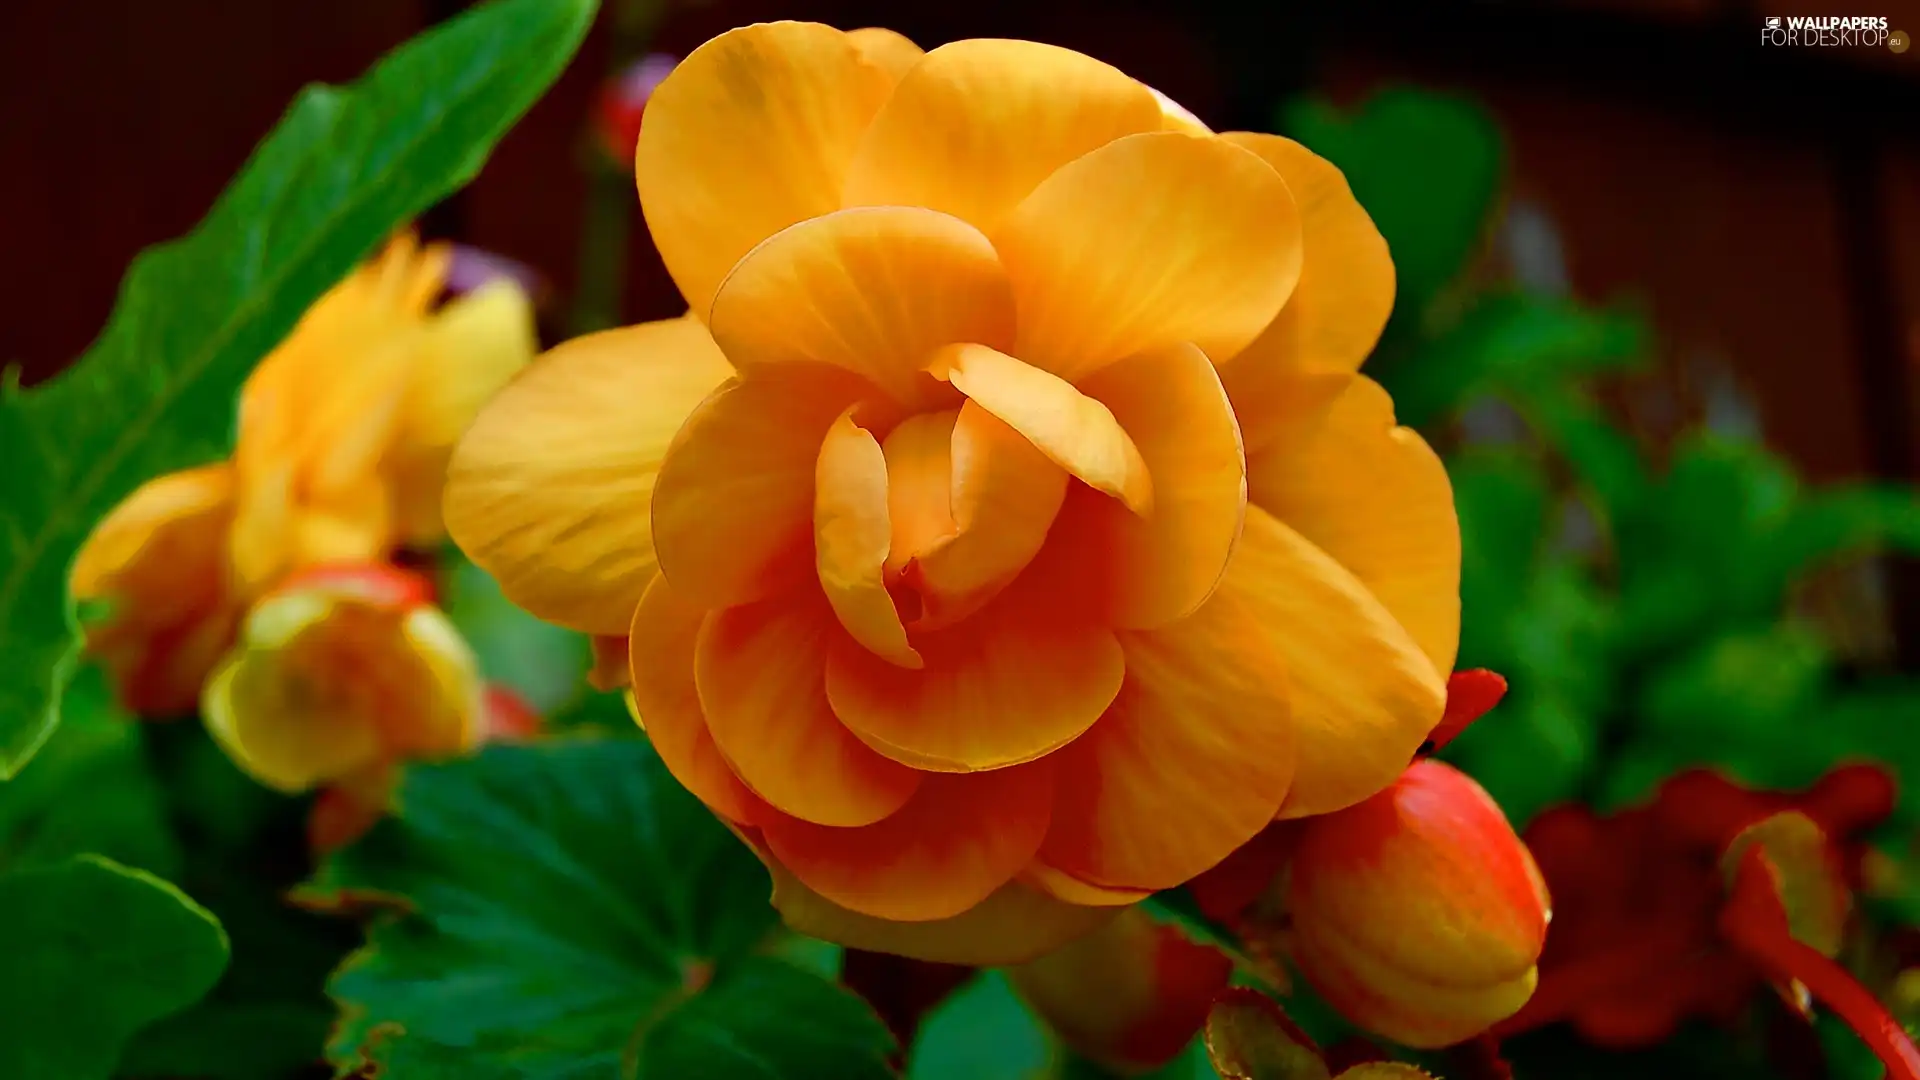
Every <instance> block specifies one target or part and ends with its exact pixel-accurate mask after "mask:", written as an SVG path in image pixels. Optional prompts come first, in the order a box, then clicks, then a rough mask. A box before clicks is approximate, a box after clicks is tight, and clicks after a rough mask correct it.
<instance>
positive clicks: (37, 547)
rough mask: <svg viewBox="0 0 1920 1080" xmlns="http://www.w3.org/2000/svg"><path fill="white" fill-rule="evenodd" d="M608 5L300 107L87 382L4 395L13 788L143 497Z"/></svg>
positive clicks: (466, 41)
mask: <svg viewBox="0 0 1920 1080" xmlns="http://www.w3.org/2000/svg"><path fill="white" fill-rule="evenodd" d="M595 5H596V0H496V2H495V3H491V4H488V5H486V6H485V7H482V8H480V9H479V10H476V11H474V12H472V13H471V14H468V15H465V16H462V17H461V18H458V19H455V20H453V21H452V22H449V23H447V24H446V25H444V26H441V27H438V28H436V29H434V30H432V31H430V32H428V33H426V34H423V35H422V36H420V37H419V38H417V39H415V40H414V41H413V42H411V43H409V44H407V45H405V46H402V47H401V48H400V49H398V50H396V51H395V52H394V53H393V54H392V55H390V56H388V57H387V58H386V59H385V60H382V61H381V62H380V63H379V64H378V65H377V66H375V67H374V68H373V70H371V71H370V72H368V73H367V75H366V76H365V77H364V78H362V79H361V80H360V81H359V82H357V83H355V84H353V85H352V86H350V87H347V88H345V89H335V88H332V87H325V86H315V87H310V88H308V89H307V90H306V91H305V92H303V93H302V94H301V95H300V97H299V99H298V100H297V101H295V102H294V104H293V107H292V108H291V109H290V110H288V112H287V114H286V116H285V117H284V118H282V120H281V121H280V124H279V126H277V127H276V128H275V129H274V130H273V133H272V134H271V135H269V136H268V137H267V139H266V141H264V142H262V143H261V144H260V146H259V148H258V149H257V150H255V151H254V154H253V157H252V158H251V159H249V160H248V162H247V164H246V166H245V167H244V168H243V169H242V170H241V172H240V175H239V176H238V177H237V178H236V179H235V180H234V182H233V183H232V185H231V186H229V187H228V189H227V190H226V192H225V193H224V194H223V195H221V197H220V200H219V201H218V202H217V203H215V204H214V207H213V209H212V210H211V211H210V212H209V213H208V214H207V217H206V219H205V220H204V221H202V222H201V223H200V225H199V226H198V227H197V228H196V229H194V231H193V232H192V233H189V234H188V235H187V236H186V237H184V238H182V239H180V240H177V241H174V242H172V243H169V244H165V245H162V246H160V247H157V248H154V249H153V250H151V251H148V252H146V253H145V254H143V255H141V256H140V258H139V259H137V260H136V261H135V262H134V264H133V267H132V269H131V270H130V271H129V272H128V274H127V278H126V281H125V282H124V283H123V284H122V286H121V290H120V300H119V303H118V304H117V305H116V307H115V309H114V312H113V317H112V318H111V320H109V322H108V323H107V328H106V330H105V331H104V332H103V333H102V334H101V335H100V338H99V340H98V341H96V342H95V343H94V344H93V346H92V347H91V348H90V349H88V350H87V352H86V354H85V355H83V356H82V357H80V359H79V360H78V361H77V362H76V363H75V364H74V366H73V367H72V368H71V369H69V370H68V371H66V372H65V373H63V374H62V375H60V376H59V377H57V378H55V379H53V380H52V381H50V382H48V383H47V384H46V385H44V386H41V387H37V388H35V389H32V390H22V389H21V388H20V387H19V386H18V385H16V383H15V380H14V378H13V377H12V376H10V375H9V376H6V377H0V461H4V462H6V468H5V469H4V470H0V655H5V656H6V658H7V666H8V672H9V674H8V677H7V678H6V679H5V680H3V681H0V778H5V777H10V776H12V775H13V774H14V773H15V772H16V771H17V770H18V769H19V768H20V766H21V765H23V764H25V762H26V761H27V759H28V758H30V757H32V756H33V753H34V751H35V750H37V749H38V748H39V746H40V744H41V743H42V742H43V741H44V740H45V739H46V737H47V736H48V734H49V733H50V732H51V731H52V730H53V728H54V725H56V724H57V723H58V722H59V703H60V694H61V690H62V688H63V687H64V686H65V684H66V681H67V679H68V677H69V676H70V674H71V672H72V669H73V666H74V663H75V650H74V633H73V615H72V612H71V611H70V607H69V604H68V602H67V597H66V575H67V569H68V566H69V564H70V563H71V561H72V559H73V554H74V552H75V551H76V550H77V549H78V547H79V545H80V543H81V542H82V540H84V539H85V537H86V534H87V531H88V530H89V529H90V528H91V527H92V526H93V523H94V522H95V521H96V520H98V519H99V518H100V517H101V516H102V515H103V514H105V513H106V512H107V511H108V510H109V509H111V508H112V507H113V505H114V504H115V503H116V502H118V501H119V500H120V499H121V498H123V497H125V496H126V495H127V494H128V493H129V492H131V491H132V490H133V489H134V488H135V487H137V486H138V485H139V484H140V483H142V482H143V481H145V480H146V479H148V478H149V477H151V476H153V475H155V474H156V473H159V472H163V471H166V470H170V469H177V468H181V467H184V466H188V465H193V464H196V463H199V462H203V461H207V460H209V459H211V458H213V457H214V456H216V455H217V454H218V453H219V452H220V451H221V449H222V447H223V445H224V443H225V442H226V440H227V437H228V433H229V431H230V430H231V428H232V422H233V421H232V418H233V408H234V398H235V395H236V393H237V392H238V391H239V388H240V384H241V382H242V380H244V379H245V377H246V375H247V372H248V371H249V370H250V369H251V368H252V366H253V364H254V363H255V361H257V360H258V359H259V358H260V357H261V356H262V355H263V354H264V353H266V352H267V351H268V350H269V349H271V348H272V347H273V346H274V345H275V344H276V343H277V342H279V341H280V339H281V338H283V337H284V336H286V333H287V331H289V330H290V329H292V327H293V325H294V323H295V321H296V320H298V319H299V317H300V315H301V313H302V312H303V311H305V310H306V308H307V306H308V305H309V304H311V303H312V302H313V301H314V300H315V299H317V298H319V296H320V295H321V293H323V292H325V291H326V290H327V289H328V288H329V287H331V286H332V285H333V284H334V283H335V282H337V281H339V280H340V279H341V278H342V277H343V276H345V275H346V274H347V272H348V271H350V270H351V269H352V268H353V266H354V264H355V263H356V262H358V261H359V260H360V259H361V258H362V257H364V256H365V255H366V254H367V253H368V252H369V251H370V250H372V249H373V247H374V246H375V245H376V244H378V243H379V242H380V241H381V240H382V238H384V237H385V236H387V235H388V234H389V233H391V232H392V231H393V230H394V229H395V228H396V227H397V226H400V225H402V224H404V223H405V222H407V221H408V220H409V219H411V218H412V217H414V216H415V215H417V214H419V213H420V212H421V211H423V210H425V209H426V208H427V207H429V206H431V205H433V203H435V202H437V201H438V200H439V199H441V198H443V197H444V196H446V195H447V194H448V193H449V192H452V191H454V190H455V189H457V188H458V187H460V186H461V185H462V184H464V183H465V182H466V181H467V180H469V179H471V178H472V177H473V175H474V174H475V173H477V172H478V171H479V169H480V165H481V163H482V162H484V161H485V160H486V156H487V153H488V152H489V151H490V150H491V149H492V147H493V145H494V143H495V142H497V141H498V140H499V138H500V136H501V135H503V134H505V133H506V131H507V128H508V127H510V126H511V125H512V124H513V122H514V121H515V120H516V119H518V118H519V116H520V115H521V114H522V113H523V112H525V111H526V109H527V107H528V106H530V105H532V104H533V102H534V100H535V99H537V98H538V97H539V96H540V94H541V93H542V92H543V91H544V90H545V89H546V88H547V86H548V85H549V84H550V83H552V81H553V79H554V78H555V77H556V76H557V75H559V73H560V70H561V68H563V67H564V66H565V65H566V63H567V60H568V59H569V58H570V57H571V56H572V55H573V52H574V49H575V48H577V47H578V45H579V43H580V40H581V38H582V36H583V35H584V34H585V33H586V29H587V27H588V25H589V24H590V23H591V21H592V15H593V12H594V8H595Z"/></svg>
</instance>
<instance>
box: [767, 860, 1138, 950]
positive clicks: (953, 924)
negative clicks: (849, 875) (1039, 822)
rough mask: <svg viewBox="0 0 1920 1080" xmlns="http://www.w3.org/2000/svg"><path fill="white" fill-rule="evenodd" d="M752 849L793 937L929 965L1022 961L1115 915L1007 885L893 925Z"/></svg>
mask: <svg viewBox="0 0 1920 1080" xmlns="http://www.w3.org/2000/svg"><path fill="white" fill-rule="evenodd" d="M755 851H756V852H757V853H758V854H759V855H760V857H761V860H762V861H763V862H766V863H767V869H768V870H769V871H770V872H771V873H772V875H773V906H774V907H775V908H777V909H779V911H780V915H781V917H782V918H783V919H784V920H785V921H786V924H787V926H789V927H790V928H792V929H793V930H794V931H795V932H797V933H802V934H806V935H809V936H811V937H817V938H820V939H822V940H825V941H832V942H836V943H838V944H841V945H845V946H846V947H848V948H850V949H868V950H871V951H874V952H884V953H892V954H894V955H896V956H907V957H912V958H913V959H916V960H926V961H930V962H932V963H940V964H970V965H997V964H1019V963H1024V962H1025V961H1028V960H1031V959H1033V958H1034V957H1037V956H1041V955H1043V954H1045V953H1049V952H1052V951H1053V950H1054V949H1057V948H1059V947H1060V946H1062V945H1065V944H1066V943H1067V942H1069V941H1072V940H1074V939H1076V938H1078V937H1080V936H1081V935H1083V934H1086V933H1089V932H1090V931H1092V930H1094V929H1097V928H1098V927H1100V926H1102V925H1104V924H1105V923H1106V922H1107V920H1109V919H1111V918H1113V917H1114V914H1115V912H1117V911H1119V910H1120V909H1118V908H1114V907H1085V906H1081V905H1078V904H1072V903H1063V902H1061V901H1059V900H1056V899H1054V898H1053V897H1051V896H1048V895H1046V894H1045V893H1042V892H1040V891H1038V890H1036V889H1033V888H1029V887H1028V886H1026V885H1024V884H1022V883H1020V882H1018V881H1015V882H1010V883H1009V884H1006V885H1003V886H1001V887H1000V888H999V889H996V890H995V891H994V892H993V894H992V895H990V896H988V897H987V898H986V899H985V900H982V901H980V903H978V904H975V905H974V906H973V907H970V908H968V909H967V910H965V911H963V912H961V913H960V914H958V915H955V916H953V917H951V918H947V919H934V920H931V921H928V922H894V921H892V920H890V919H876V918H874V917H873V916H871V915H862V914H860V913H859V912H855V911H848V910H847V909H846V908H844V907H841V906H840V905H839V904H836V903H834V902H833V901H831V900H828V899H827V898H826V897H824V896H821V895H820V894H819V893H817V892H814V891H813V890H812V889H809V888H807V887H806V886H805V885H803V884H801V883H800V881H799V880H798V879H797V878H795V877H794V876H793V874H792V873H791V872H789V871H788V870H787V868H786V867H784V866H781V865H780V864H779V863H778V862H775V861H773V860H772V858H771V857H770V856H769V855H768V854H767V853H766V852H765V851H764V850H763V849H762V847H761V846H758V845H756V846H755Z"/></svg>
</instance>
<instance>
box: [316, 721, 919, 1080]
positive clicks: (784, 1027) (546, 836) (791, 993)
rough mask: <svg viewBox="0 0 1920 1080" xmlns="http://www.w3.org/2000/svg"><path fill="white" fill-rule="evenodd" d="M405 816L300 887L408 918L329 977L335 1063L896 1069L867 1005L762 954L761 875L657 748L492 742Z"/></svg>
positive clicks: (415, 773) (626, 1074)
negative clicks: (392, 908) (393, 909)
mask: <svg viewBox="0 0 1920 1080" xmlns="http://www.w3.org/2000/svg"><path fill="white" fill-rule="evenodd" d="M400 806H401V812H400V816H399V817H398V818H397V819H389V820H387V821H383V822H382V823H381V824H379V825H378V826H376V827H375V828H374V830H373V832H371V833H370V834H368V836H367V837H366V838H365V839H363V840H362V841H360V842H359V843H357V844H355V845H354V846H353V847H351V848H349V849H347V850H346V851H344V852H342V853H340V854H339V855H337V856H335V857H334V858H333V859H331V860H330V861H329V862H328V864H327V865H326V867H324V869H323V871H322V873H321V874H320V876H319V877H318V878H317V879H316V880H315V881H314V882H313V883H312V884H311V885H309V886H308V887H306V888H305V889H304V890H303V892H302V895H303V897H304V898H305V899H306V900H307V901H308V902H313V903H322V902H342V901H349V900H355V899H358V900H361V901H373V902H378V903H389V904H397V905H401V906H403V908H404V913H401V914H394V915H390V916H387V917H385V918H382V919H380V920H378V921H376V922H375V923H374V924H373V925H372V926H371V928H370V929H369V931H368V943H367V947H366V948H365V949H363V950H361V951H360V952H359V953H357V954H356V955H355V956H354V957H353V958H351V959H350V960H349V961H348V962H347V963H346V964H345V965H343V966H342V967H341V969H340V970H339V971H338V972H337V973H336V974H335V976H334V978H333V980H332V983H331V986H330V990H331V992H332V994H333V995H334V997H335V998H336V999H337V1000H338V1001H339V1002H340V1003H341V1006H342V1007H343V1010H344V1015H345V1016H346V1017H347V1018H348V1019H347V1021H346V1022H345V1023H343V1024H342V1025H341V1027H340V1029H339V1030H338V1032H337V1033H336V1036H335V1038H334V1040H333V1042H332V1044H331V1046H330V1047H329V1051H328V1052H329V1056H330V1057H331V1058H332V1059H333V1061H334V1062H335V1064H336V1065H338V1066H340V1067H341V1068H342V1069H351V1068H353V1067H355V1066H357V1065H359V1064H361V1063H362V1062H363V1061H364V1060H371V1061H375V1062H381V1063H383V1064H384V1065H385V1068H386V1071H384V1072H382V1073H381V1075H382V1076H383V1077H387V1078H388V1080H419V1078H421V1077H426V1076H435V1075H440V1074H439V1073H438V1072H436V1071H434V1067H433V1066H432V1064H431V1063H433V1062H437V1061H447V1062H452V1063H457V1064H458V1065H459V1066H460V1067H461V1069H463V1070H467V1071H465V1072H462V1073H461V1075H462V1076H474V1075H478V1076H488V1077H491V1076H496V1075H497V1076H501V1077H514V1078H518V1080H553V1078H559V1077H567V1078H581V1080H585V1078H593V1080H614V1078H620V1080H637V1078H654V1077H660V1078H676V1080H677V1078H680V1077H689V1076H700V1077H712V1078H714V1080H727V1078H730V1077H756V1078H758V1077H795V1078H800V1077H807V1078H811V1077H816V1076H834V1077H844V1078H846V1080H868V1078H879V1077H886V1076H889V1075H892V1074H891V1073H890V1071H889V1070H888V1068H887V1065H886V1059H887V1055H888V1054H889V1053H890V1052H891V1050H892V1037H891V1036H890V1035H889V1034H888V1033H887V1030H886V1028H885V1026H884V1025H882V1024H881V1022H880V1021H879V1019H878V1018H877V1017H875V1016H874V1014H873V1013H872V1011H871V1010H870V1009H869V1008H868V1007H867V1006H866V1004H865V1003H863V1002H861V1001H860V1000H859V999H858V998H856V997H854V996H853V995H851V994H850V993H848V992H847V991H845V990H843V989H841V988H839V987H837V986H835V985H833V984H832V983H830V982H828V981H827V980H825V979H823V978H821V977H820V976H819V975H817V974H814V973H812V972H809V971H803V970H801V969H800V968H799V967H796V966H794V965H792V964H789V963H786V962H784V961H782V960H779V959H776V958H774V957H772V956H768V955H765V946H766V945H767V943H768V941H769V938H770V936H771V934H772V932H773V931H774V930H775V926H776V918H775V915H774V913H773V910H772V908H771V907H770V906H769V905H768V903H767V893H768V881H767V876H766V872H765V870H764V869H762V867H761V866H760V864H759V862H758V861H757V860H756V859H755V858H754V856H753V855H752V853H751V852H750V851H749V850H748V849H747V848H746V847H745V846H744V845H742V844H741V843H740V842H739V841H738V840H737V839H735V838H734V837H733V836H732V835H731V834H729V833H728V831H727V830H726V828H725V827H724V826H722V825H721V824H720V823H719V822H718V821H717V820H715V819H714V817H713V816H712V814H710V813H709V812H708V811H707V810H706V808H705V807H704V806H702V805H701V804H700V803H699V801H698V800H696V799H695V798H694V797H693V796H691V795H689V794H687V792H686V791H685V790H684V789H682V788H681V787H680V786H679V785H678V784H677V783H675V782H674V780H673V778H672V777H671V776H670V775H669V774H668V773H667V771H666V769H665V768H664V767H663V766H662V765H661V764H660V761H659V759H658V758H657V757H656V756H654V754H653V752H652V749H651V748H650V747H649V746H648V745H647V744H646V743H645V742H644V741H642V740H639V739H631V738H629V739H593V740H588V739H565V740H553V741H549V742H545V743H541V744H538V745H531V746H495V747H491V748H489V749H488V750H486V751H485V752H484V753H482V754H481V755H480V756H478V757H476V758H473V759H470V760H466V761H460V762H453V763H448V764H444V765H437V766H430V767H417V768H415V769H413V770H410V771H409V773H408V775H407V777H406V780H405V781H404V784H403V787H402V790H401V794H400ZM402 1032H404V1034H400V1033H402ZM449 1075H451V1074H449Z"/></svg>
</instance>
